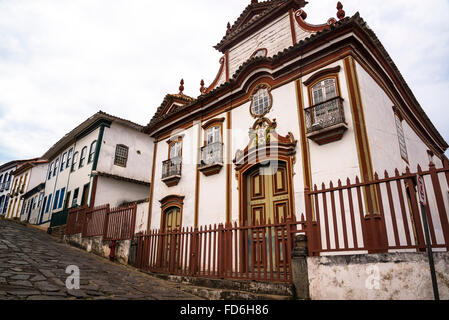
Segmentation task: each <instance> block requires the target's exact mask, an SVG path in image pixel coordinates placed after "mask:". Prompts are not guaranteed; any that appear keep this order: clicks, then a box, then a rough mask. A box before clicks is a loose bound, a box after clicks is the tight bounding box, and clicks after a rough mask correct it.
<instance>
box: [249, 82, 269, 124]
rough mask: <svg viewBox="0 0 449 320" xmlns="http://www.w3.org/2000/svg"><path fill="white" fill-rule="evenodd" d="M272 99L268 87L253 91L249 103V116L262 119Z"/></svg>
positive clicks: (260, 87)
mask: <svg viewBox="0 0 449 320" xmlns="http://www.w3.org/2000/svg"><path fill="white" fill-rule="evenodd" d="M271 105H272V99H271V95H270V93H269V91H268V87H266V86H264V85H262V86H259V87H258V88H256V89H255V93H254V94H253V96H252V102H251V108H250V110H251V114H252V115H253V117H259V118H260V117H263V116H264V115H266V114H267V113H268V112H269V111H270V108H271Z"/></svg>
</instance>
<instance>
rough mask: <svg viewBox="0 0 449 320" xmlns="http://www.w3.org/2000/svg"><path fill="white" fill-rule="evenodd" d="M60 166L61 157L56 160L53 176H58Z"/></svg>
mask: <svg viewBox="0 0 449 320" xmlns="http://www.w3.org/2000/svg"><path fill="white" fill-rule="evenodd" d="M58 167H59V158H58V159H56V161H55V167H54V168H53V177H54V176H56V172H58Z"/></svg>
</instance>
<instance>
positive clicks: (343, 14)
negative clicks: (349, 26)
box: [337, 1, 346, 20]
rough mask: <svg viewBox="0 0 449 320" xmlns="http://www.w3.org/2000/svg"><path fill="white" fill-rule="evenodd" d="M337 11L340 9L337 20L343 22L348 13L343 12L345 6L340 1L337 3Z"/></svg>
mask: <svg viewBox="0 0 449 320" xmlns="http://www.w3.org/2000/svg"><path fill="white" fill-rule="evenodd" d="M337 9H338V12H337V18H338V19H339V20H343V19H344V18H345V15H346V12H345V11H344V10H343V5H342V4H341V2H340V1H338V3H337Z"/></svg>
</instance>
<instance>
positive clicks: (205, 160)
mask: <svg viewBox="0 0 449 320" xmlns="http://www.w3.org/2000/svg"><path fill="white" fill-rule="evenodd" d="M214 164H223V143H221V142H215V143H210V144H208V145H207V146H204V147H202V148H201V162H200V168H202V167H206V166H209V165H214Z"/></svg>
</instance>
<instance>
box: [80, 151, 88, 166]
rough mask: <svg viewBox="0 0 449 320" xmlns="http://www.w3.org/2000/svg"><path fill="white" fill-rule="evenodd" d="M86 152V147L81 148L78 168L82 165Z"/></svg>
mask: <svg viewBox="0 0 449 320" xmlns="http://www.w3.org/2000/svg"><path fill="white" fill-rule="evenodd" d="M86 153H87V147H84V148H83V149H82V150H81V157H80V165H79V168H81V167H82V166H84V160H85V159H86Z"/></svg>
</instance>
